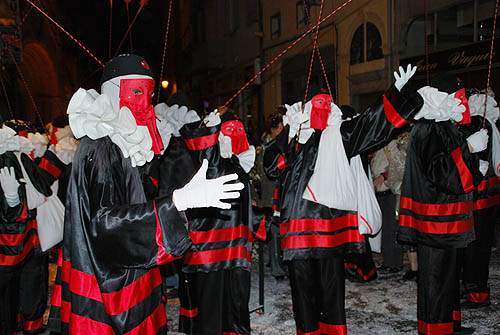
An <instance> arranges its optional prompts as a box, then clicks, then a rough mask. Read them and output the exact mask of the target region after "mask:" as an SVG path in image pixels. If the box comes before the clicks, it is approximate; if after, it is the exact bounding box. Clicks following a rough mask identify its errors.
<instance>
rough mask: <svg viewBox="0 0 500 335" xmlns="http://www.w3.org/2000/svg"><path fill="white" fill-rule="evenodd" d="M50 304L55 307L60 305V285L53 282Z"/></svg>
mask: <svg viewBox="0 0 500 335" xmlns="http://www.w3.org/2000/svg"><path fill="white" fill-rule="evenodd" d="M50 305H51V306H55V307H61V285H58V284H55V285H54V287H53V288H52V296H51V297H50Z"/></svg>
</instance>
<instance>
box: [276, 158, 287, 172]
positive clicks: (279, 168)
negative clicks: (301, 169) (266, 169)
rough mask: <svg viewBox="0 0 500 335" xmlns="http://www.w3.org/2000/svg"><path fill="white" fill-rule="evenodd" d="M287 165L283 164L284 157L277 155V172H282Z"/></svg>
mask: <svg viewBox="0 0 500 335" xmlns="http://www.w3.org/2000/svg"><path fill="white" fill-rule="evenodd" d="M287 166H288V165H287V164H286V163H285V157H284V156H283V155H279V157H278V170H283V169H284V168H286V167H287Z"/></svg>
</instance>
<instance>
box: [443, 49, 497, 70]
mask: <svg viewBox="0 0 500 335" xmlns="http://www.w3.org/2000/svg"><path fill="white" fill-rule="evenodd" d="M494 56H495V53H493V57H494ZM489 59H490V53H489V52H486V53H484V54H480V55H471V56H467V55H466V54H465V51H457V52H454V53H452V54H451V55H450V57H449V58H448V62H449V63H450V65H453V66H456V65H465V67H469V66H471V65H473V64H475V63H481V62H485V61H488V60H489Z"/></svg>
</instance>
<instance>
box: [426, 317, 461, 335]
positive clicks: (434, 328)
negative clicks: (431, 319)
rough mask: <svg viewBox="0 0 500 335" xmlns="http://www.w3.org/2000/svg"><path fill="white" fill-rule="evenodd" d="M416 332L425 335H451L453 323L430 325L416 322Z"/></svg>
mask: <svg viewBox="0 0 500 335" xmlns="http://www.w3.org/2000/svg"><path fill="white" fill-rule="evenodd" d="M418 331H419V332H421V333H423V334H426V335H442V334H453V322H447V323H432V324H431V323H427V322H424V321H421V320H418Z"/></svg>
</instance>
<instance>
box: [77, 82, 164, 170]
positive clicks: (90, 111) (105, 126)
mask: <svg viewBox="0 0 500 335" xmlns="http://www.w3.org/2000/svg"><path fill="white" fill-rule="evenodd" d="M68 115H69V124H70V127H71V130H72V131H73V134H74V135H75V137H76V138H77V139H80V138H82V137H84V136H88V137H90V138H91V139H93V140H96V139H99V138H102V137H106V136H108V137H109V138H110V139H111V141H112V142H113V143H115V144H116V145H117V146H118V147H119V148H120V150H121V152H122V154H123V156H124V157H125V158H128V157H130V160H131V163H132V166H134V167H135V166H142V165H144V164H146V163H147V162H150V161H151V160H152V159H153V157H154V152H153V151H152V150H151V146H152V143H153V142H152V140H151V135H150V134H149V130H148V128H147V127H146V126H137V124H136V122H135V119H134V116H133V115H132V112H131V111H130V110H129V109H128V108H127V107H122V108H121V109H120V111H119V112H118V111H115V110H114V109H113V107H112V103H111V100H110V98H109V97H108V96H107V95H104V94H99V93H97V92H96V91H95V90H93V89H91V90H88V91H87V90H85V89H83V88H80V89H78V91H76V93H75V94H74V95H73V97H72V98H71V100H70V102H69V105H68Z"/></svg>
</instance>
